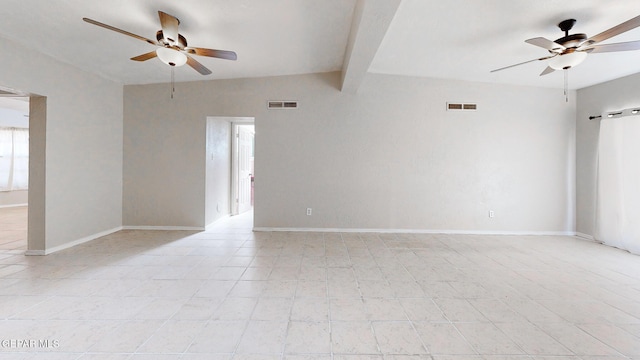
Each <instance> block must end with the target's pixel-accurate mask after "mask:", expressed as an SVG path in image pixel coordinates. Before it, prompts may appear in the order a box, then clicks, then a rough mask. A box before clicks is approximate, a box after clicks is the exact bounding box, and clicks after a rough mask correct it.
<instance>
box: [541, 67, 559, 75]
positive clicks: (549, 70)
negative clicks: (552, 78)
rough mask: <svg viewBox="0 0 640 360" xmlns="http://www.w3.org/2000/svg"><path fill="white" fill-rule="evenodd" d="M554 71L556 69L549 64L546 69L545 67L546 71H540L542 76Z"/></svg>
mask: <svg viewBox="0 0 640 360" xmlns="http://www.w3.org/2000/svg"><path fill="white" fill-rule="evenodd" d="M554 71H556V70H555V69H554V68H552V67H551V66H547V68H546V69H544V71H542V72H541V73H540V76H544V75H547V74H551V73H552V72H554Z"/></svg>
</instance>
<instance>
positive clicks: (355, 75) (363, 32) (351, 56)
mask: <svg viewBox="0 0 640 360" xmlns="http://www.w3.org/2000/svg"><path fill="white" fill-rule="evenodd" d="M401 1H402V0H358V1H357V3H356V7H355V11H354V14H353V21H352V23H351V31H350V33H349V41H348V43H347V51H346V53H345V57H344V62H343V64H342V91H343V92H351V93H355V92H356V91H358V88H359V87H360V84H362V81H363V80H364V77H365V75H366V74H367V71H368V70H369V66H370V65H371V62H372V61H373V58H374V57H375V56H376V52H378V48H379V47H380V44H381V43H382V39H384V36H385V34H386V33H387V30H388V29H389V25H390V24H391V20H393V17H394V16H395V14H396V11H397V10H398V6H400V2H401Z"/></svg>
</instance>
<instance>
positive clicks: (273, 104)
mask: <svg viewBox="0 0 640 360" xmlns="http://www.w3.org/2000/svg"><path fill="white" fill-rule="evenodd" d="M267 108H268V109H297V108H298V102H297V101H289V100H286V101H285V100H278V101H268V102H267Z"/></svg>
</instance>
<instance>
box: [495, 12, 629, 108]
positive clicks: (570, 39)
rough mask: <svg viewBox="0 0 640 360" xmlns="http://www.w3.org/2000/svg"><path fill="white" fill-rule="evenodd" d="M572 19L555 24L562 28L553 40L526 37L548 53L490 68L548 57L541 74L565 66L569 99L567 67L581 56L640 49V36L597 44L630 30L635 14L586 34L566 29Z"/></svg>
mask: <svg viewBox="0 0 640 360" xmlns="http://www.w3.org/2000/svg"><path fill="white" fill-rule="evenodd" d="M575 23H576V20H575V19H567V20H564V21H561V22H560V23H559V24H558V27H559V28H560V30H562V31H563V32H564V36H563V37H561V38H559V39H556V40H555V41H551V40H549V39H547V38H543V37H537V38H532V39H528V40H525V42H526V43H529V44H531V45H535V46H538V47H541V48H543V49H546V50H547V51H548V52H549V53H550V55H547V56H544V57H541V58H538V59H533V60H529V61H525V62H521V63H518V64H514V65H509V66H505V67H502V68H499V69H495V70H492V71H491V72H496V71H501V70H505V69H509V68H512V67H515V66H520V65H524V64H527V63H530V62H534V61H545V60H548V62H547V65H548V66H547V68H546V69H545V70H544V71H542V73H541V74H540V76H543V75H547V74H550V73H552V72H554V71H556V70H564V74H565V87H564V88H565V89H564V90H565V97H566V100H567V101H569V99H568V97H567V94H568V83H567V82H568V80H567V71H568V70H569V69H571V68H572V67H574V66H577V65H579V64H580V63H582V62H583V61H584V60H586V58H587V56H588V55H589V54H590V53H603V52H617V51H630V50H640V40H637V41H630V42H624V43H615V44H598V43H600V42H602V41H604V40H607V39H609V38H612V37H614V36H617V35H620V34H622V33H624V32H627V31H629V30H632V29H635V28H636V27H638V26H640V16H636V17H634V18H633V19H630V20H627V21H625V22H623V23H621V24H618V25H616V26H614V27H612V28H610V29H608V30H605V31H603V32H601V33H599V34H597V35H595V36H592V37H587V35H586V34H571V35H569V31H570V30H571V29H572V28H573V26H574V25H575Z"/></svg>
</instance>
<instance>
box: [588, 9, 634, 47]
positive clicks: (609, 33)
mask: <svg viewBox="0 0 640 360" xmlns="http://www.w3.org/2000/svg"><path fill="white" fill-rule="evenodd" d="M638 26H640V15H638V16H636V17H634V18H633V19H630V20H627V21H625V22H623V23H622V24H619V25H616V26H614V27H612V28H611V29H609V30H605V31H603V32H601V33H600V34H598V35H595V36H592V37H590V38H589V39H587V41H585V42H584V44H586V45H593V44H595V43H599V42H601V41H604V40H607V39H608V38H611V37H614V36H616V35H620V34H622V33H623V32H627V31H629V30H631V29H635V28H637V27H638Z"/></svg>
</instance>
